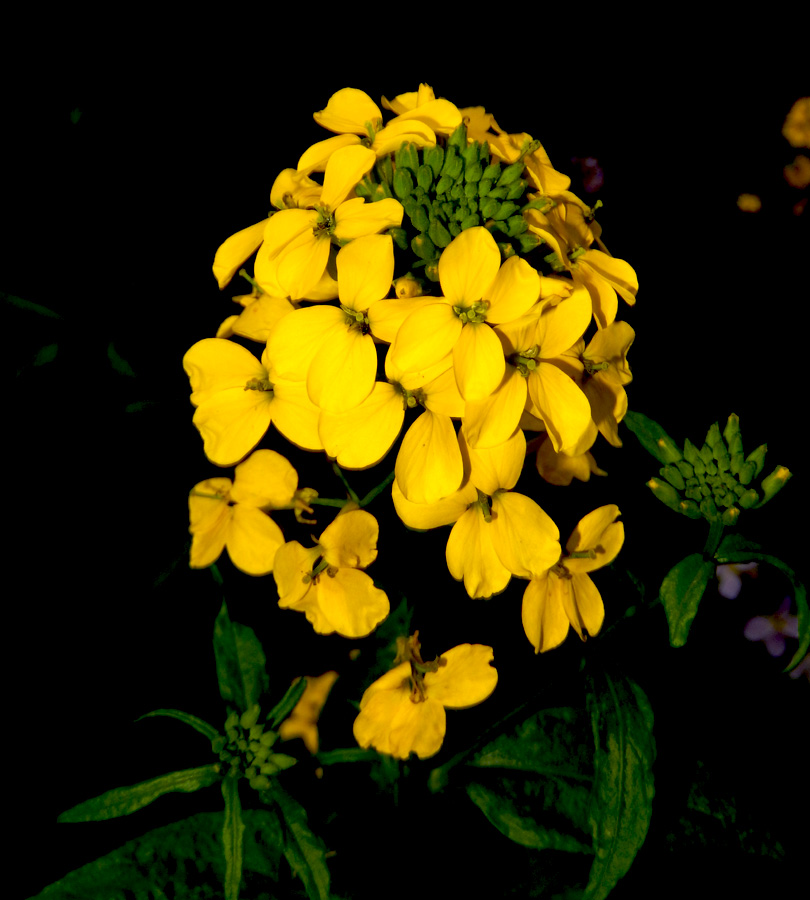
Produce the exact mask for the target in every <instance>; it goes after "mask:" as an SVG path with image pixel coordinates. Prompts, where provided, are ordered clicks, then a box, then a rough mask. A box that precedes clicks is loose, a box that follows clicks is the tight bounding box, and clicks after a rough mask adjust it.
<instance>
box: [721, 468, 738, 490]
mask: <svg viewBox="0 0 810 900" xmlns="http://www.w3.org/2000/svg"><path fill="white" fill-rule="evenodd" d="M720 481H721V483H722V484H723V486H724V487H726V488H727V489H728V490H730V491H733V490H734V485H735V484H737V482H736V480H735V478H734V476H733V475H730V474H729V473H728V472H723V474H722V475H721V476H720Z"/></svg>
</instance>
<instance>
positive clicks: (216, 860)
mask: <svg viewBox="0 0 810 900" xmlns="http://www.w3.org/2000/svg"><path fill="white" fill-rule="evenodd" d="M223 821H224V814H223V813H221V812H218V813H200V814H198V815H195V816H191V817H190V818H187V819H183V820H182V821H180V822H174V823H173V824H171V825H166V826H164V827H161V828H157V829H154V830H153V831H149V832H147V833H146V834H144V835H142V836H140V837H138V838H135V839H134V840H132V841H129V842H128V843H126V844H125V845H124V846H123V847H120V848H118V849H117V850H114V851H112V853H108V854H107V855H106V856H102V857H101V858H100V859H97V860H95V861H94V862H91V863H88V864H87V865H85V866H82V867H81V868H79V869H76V870H75V871H73V872H70V873H68V874H67V875H66V876H65V877H64V878H62V879H60V880H59V881H57V882H55V883H54V884H51V885H49V886H48V887H46V888H45V889H44V890H43V891H42V892H41V893H39V894H37V895H36V897H33V898H31V900H132V898H135V897H149V898H152V897H162V896H168V897H174V898H175V900H204V898H205V900H207V898H211V897H220V896H222V883H223V879H224V877H225V863H224V855H223V848H222V827H223ZM242 821H243V823H244V826H245V832H244V853H243V877H244V883H245V884H246V885H248V884H249V883H250V882H251V881H252V883H253V884H254V885H257V886H258V885H261V887H262V888H263V889H264V890H265V891H266V890H267V882H268V879H269V880H272V881H277V880H278V867H279V862H280V859H281V846H282V841H283V834H282V829H281V823H280V822H279V819H278V814H277V813H276V811H275V810H272V809H246V810H243V811H242ZM246 890H247V887H246ZM255 893H256V894H258V891H255Z"/></svg>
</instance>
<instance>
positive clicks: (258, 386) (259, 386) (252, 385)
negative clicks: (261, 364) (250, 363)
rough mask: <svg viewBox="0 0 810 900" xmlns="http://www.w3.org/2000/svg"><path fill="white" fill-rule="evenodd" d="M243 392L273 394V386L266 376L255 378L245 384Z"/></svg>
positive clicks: (249, 379)
mask: <svg viewBox="0 0 810 900" xmlns="http://www.w3.org/2000/svg"><path fill="white" fill-rule="evenodd" d="M242 390H245V391H267V392H268V393H271V394H272V393H273V384H272V382H271V381H270V379H269V378H268V377H267V376H266V375H265V376H263V377H261V378H260V377H258V376H257V377H255V378H248V380H247V381H246V382H245V386H244V388H243V389H242Z"/></svg>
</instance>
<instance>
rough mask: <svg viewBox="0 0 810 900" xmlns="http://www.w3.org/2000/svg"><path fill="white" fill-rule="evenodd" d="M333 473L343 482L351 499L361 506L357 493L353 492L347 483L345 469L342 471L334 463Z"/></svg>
mask: <svg viewBox="0 0 810 900" xmlns="http://www.w3.org/2000/svg"><path fill="white" fill-rule="evenodd" d="M332 471H333V472H334V473H335V475H337V477H338V478H339V479H340V480H341V481H342V482H343V486H344V487H345V488H346V491H347V492H348V494H349V496H350V497H351V499H352V500H354V502H355V503H357V504H358V506H359V505H360V500H359V499H358V497H357V494H355V492H354V491H353V490H352V488H351V485H350V484H349V482H348V481H346V476H345V475H344V474H343V469H341V468H340V466H339V465H338V464H337V463H332Z"/></svg>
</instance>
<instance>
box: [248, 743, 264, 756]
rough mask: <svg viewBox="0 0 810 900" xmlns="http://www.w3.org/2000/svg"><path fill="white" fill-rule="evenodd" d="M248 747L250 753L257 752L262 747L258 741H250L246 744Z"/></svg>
mask: <svg viewBox="0 0 810 900" xmlns="http://www.w3.org/2000/svg"><path fill="white" fill-rule="evenodd" d="M248 748H249V749H250V752H251V753H257V752H258V751H259V750H261V749H262V745H261V744H260V743H259V742H258V741H251V742H250V743H249V744H248Z"/></svg>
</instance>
